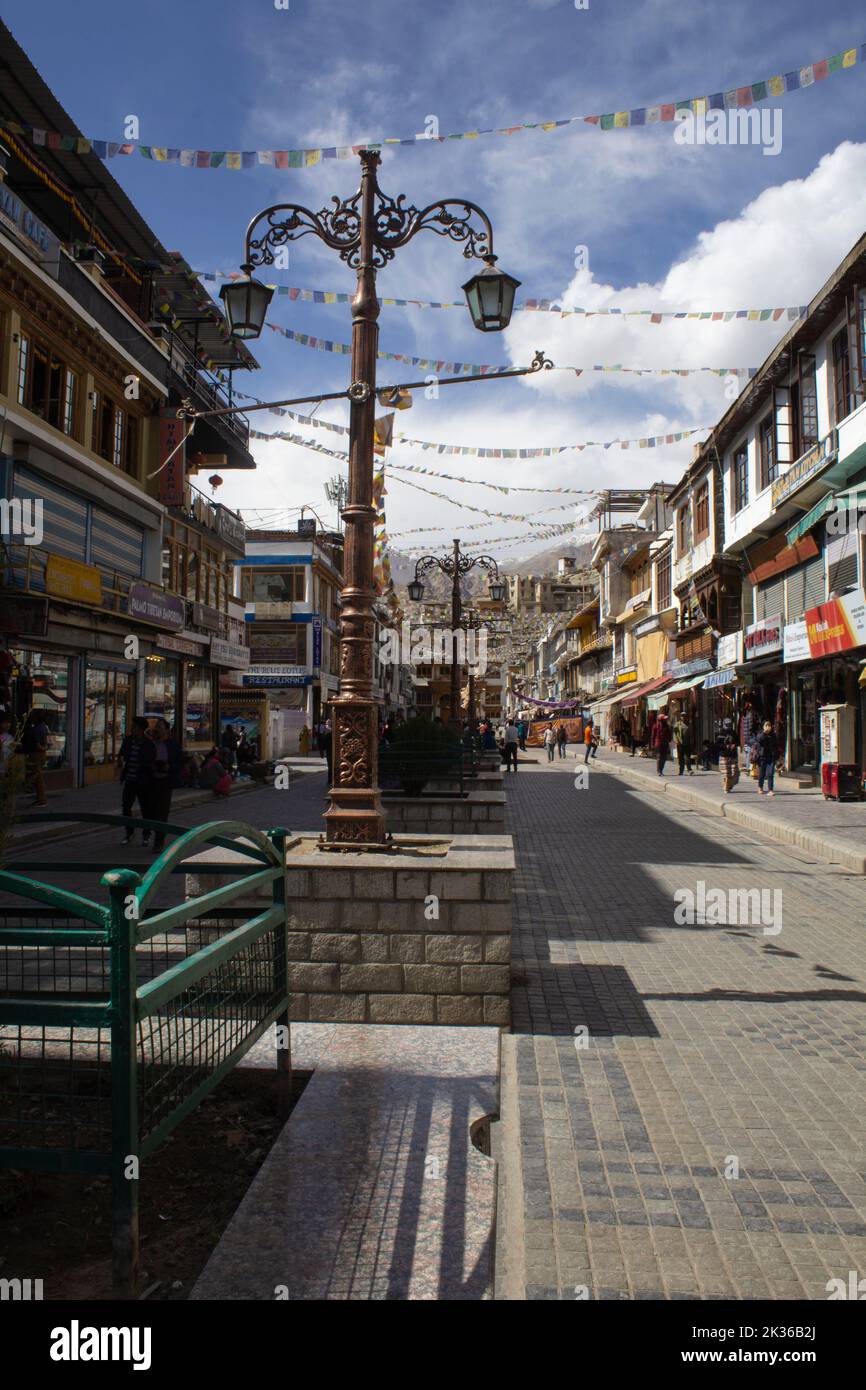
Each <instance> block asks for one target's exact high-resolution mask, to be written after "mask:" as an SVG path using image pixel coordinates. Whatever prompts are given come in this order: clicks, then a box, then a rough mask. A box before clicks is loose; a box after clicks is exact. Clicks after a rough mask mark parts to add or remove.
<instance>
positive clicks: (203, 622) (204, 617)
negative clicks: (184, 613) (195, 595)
mask: <svg viewBox="0 0 866 1390" xmlns="http://www.w3.org/2000/svg"><path fill="white" fill-rule="evenodd" d="M192 620H193V623H194V625H195V626H196V627H204V628H207V630H208V632H220V631H221V629H222V625H223V620H222V614H221V613H220V611H219V609H218V608H210V607H209V606H208V605H207V604H206V603H194V604H193V605H192Z"/></svg>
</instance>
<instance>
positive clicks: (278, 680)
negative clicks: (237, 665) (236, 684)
mask: <svg viewBox="0 0 866 1390" xmlns="http://www.w3.org/2000/svg"><path fill="white" fill-rule="evenodd" d="M241 679H242V681H243V684H244V685H256V686H260V687H264V686H274V685H282V686H287V685H312V683H313V677H312V676H290V675H274V676H263V675H259V674H258V673H257V672H255V671H244V674H243V676H242V677H241Z"/></svg>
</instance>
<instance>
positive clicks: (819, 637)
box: [806, 589, 866, 660]
mask: <svg viewBox="0 0 866 1390" xmlns="http://www.w3.org/2000/svg"><path fill="white" fill-rule="evenodd" d="M806 630H807V633H808V638H809V654H810V656H811V657H812V659H813V660H817V659H818V658H819V657H822V656H832V655H833V654H834V653H835V652H848V651H851V650H852V649H853V648H854V647H862V646H864V645H866V594H864V592H863V590H862V589H855V590H854V592H853V593H851V594H845V595H844V596H843V597H842V598H831V599H830V600H829V602H828V603H821V604H819V605H818V607H817V608H809V609H808V610H807V612H806Z"/></svg>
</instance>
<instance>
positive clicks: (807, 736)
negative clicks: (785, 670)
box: [790, 589, 866, 780]
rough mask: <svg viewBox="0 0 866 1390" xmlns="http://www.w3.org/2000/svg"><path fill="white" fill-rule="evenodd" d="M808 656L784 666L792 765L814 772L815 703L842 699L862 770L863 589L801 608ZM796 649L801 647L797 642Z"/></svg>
mask: <svg viewBox="0 0 866 1390" xmlns="http://www.w3.org/2000/svg"><path fill="white" fill-rule="evenodd" d="M803 626H804V627H805V645H806V646H807V647H808V654H809V657H810V661H808V662H806V661H803V662H802V664H800V665H798V666H797V667H796V668H794V669H793V670H792V671H791V672H790V683H791V705H792V731H793V726H794V723H795V721H796V730H797V735H796V743H795V751H796V754H797V756H798V757H800V759H801V761H800V762H799V764H798V766H799V767H801V768H803V769H804V770H808V771H810V772H811V773H812V774H813V776H814V778H815V780H817V778H818V777H819V775H820V765H821V737H820V721H821V709H822V707H823V706H824V705H848V706H850V707H851V708H852V709H854V710H855V712H856V715H855V750H856V752H855V756H856V761H857V765H858V767H859V768H860V769H861V772H866V748H864V727H866V724H864V720H866V682H864V680H863V673H864V670H866V667H864V664H863V663H864V658H866V594H864V591H863V590H862V589H855V590H853V591H852V592H851V593H848V594H844V595H842V596H841V597H837V598H832V599H829V600H828V601H827V602H826V603H822V604H818V605H817V606H816V607H815V608H810V609H807V611H806V614H805V618H804V620H803ZM801 650H802V647H801Z"/></svg>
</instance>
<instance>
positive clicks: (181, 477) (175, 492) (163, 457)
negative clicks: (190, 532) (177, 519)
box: [157, 407, 186, 507]
mask: <svg viewBox="0 0 866 1390" xmlns="http://www.w3.org/2000/svg"><path fill="white" fill-rule="evenodd" d="M181 441H183V442H181ZM159 467H160V471H159V474H158V477H159V484H158V493H157V495H158V497H159V500H160V502H163V503H165V505H166V506H167V507H182V506H183V489H184V484H185V482H186V421H185V420H178V418H177V411H175V410H170V409H168V408H167V407H164V408H163V409H162V410H161V411H160V412H159Z"/></svg>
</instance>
